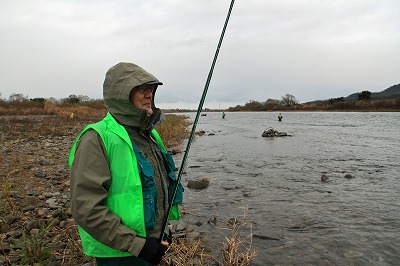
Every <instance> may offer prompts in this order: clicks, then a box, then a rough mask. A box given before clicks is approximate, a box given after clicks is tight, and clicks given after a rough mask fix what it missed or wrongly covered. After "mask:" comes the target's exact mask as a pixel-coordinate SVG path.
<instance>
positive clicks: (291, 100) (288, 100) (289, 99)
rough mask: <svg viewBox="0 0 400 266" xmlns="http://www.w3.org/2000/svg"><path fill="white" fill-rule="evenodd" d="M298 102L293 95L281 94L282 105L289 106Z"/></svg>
mask: <svg viewBox="0 0 400 266" xmlns="http://www.w3.org/2000/svg"><path fill="white" fill-rule="evenodd" d="M298 103H299V102H298V101H297V100H296V97H294V96H293V95H292V94H289V93H287V94H286V95H285V96H282V105H283V106H287V107H291V106H295V105H296V104H298Z"/></svg>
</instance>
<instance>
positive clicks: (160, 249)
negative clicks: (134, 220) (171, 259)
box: [138, 237, 168, 265]
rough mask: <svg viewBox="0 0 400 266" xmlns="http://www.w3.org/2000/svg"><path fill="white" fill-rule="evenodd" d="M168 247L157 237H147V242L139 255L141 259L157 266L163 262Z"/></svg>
mask: <svg viewBox="0 0 400 266" xmlns="http://www.w3.org/2000/svg"><path fill="white" fill-rule="evenodd" d="M167 249H168V247H166V246H164V245H163V244H161V243H160V242H159V241H158V239H157V238H155V237H147V238H146V242H145V243H144V246H143V248H142V251H140V253H139V256H138V257H139V258H142V259H144V260H145V261H147V262H150V263H151V264H153V265H157V264H159V263H160V262H161V260H162V257H163V256H164V254H165V252H166V251H167Z"/></svg>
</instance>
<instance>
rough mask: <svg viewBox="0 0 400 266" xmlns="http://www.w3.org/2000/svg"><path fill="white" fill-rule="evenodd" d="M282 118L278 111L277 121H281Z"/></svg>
mask: <svg viewBox="0 0 400 266" xmlns="http://www.w3.org/2000/svg"><path fill="white" fill-rule="evenodd" d="M282 118H283V116H282V114H281V113H279V115H278V121H279V122H282Z"/></svg>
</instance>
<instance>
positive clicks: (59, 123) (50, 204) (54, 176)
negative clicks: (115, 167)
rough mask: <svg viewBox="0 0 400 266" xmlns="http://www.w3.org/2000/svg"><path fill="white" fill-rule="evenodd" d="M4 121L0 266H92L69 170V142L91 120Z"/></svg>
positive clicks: (1, 131)
mask: <svg viewBox="0 0 400 266" xmlns="http://www.w3.org/2000/svg"><path fill="white" fill-rule="evenodd" d="M0 122H1V124H2V126H1V128H0V136H1V137H0V143H1V148H0V161H1V163H0V179H1V184H0V185H1V189H0V200H1V205H0V206H1V207H0V214H1V215H0V217H1V219H0V264H1V265H23V264H25V265H26V264H33V263H35V262H46V265H62V264H64V265H77V264H80V265H82V264H84V263H85V262H89V261H90V258H86V257H84V256H83V254H82V252H81V250H80V246H79V243H78V242H77V239H78V238H77V232H76V225H75V224H74V222H73V220H72V217H71V210H70V206H69V169H68V167H67V158H68V152H69V148H70V146H71V143H72V141H73V140H74V139H75V137H76V135H77V133H78V132H79V131H80V130H81V129H82V127H83V125H84V124H85V123H86V122H88V121H77V120H75V121H72V120H68V119H63V118H60V117H55V116H46V117H34V118H32V117H25V118H24V117H19V118H18V119H15V118H10V117H8V118H5V117H2V118H1V120H0ZM49 258H50V259H49Z"/></svg>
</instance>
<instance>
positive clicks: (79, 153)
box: [70, 130, 145, 256]
mask: <svg viewBox="0 0 400 266" xmlns="http://www.w3.org/2000/svg"><path fill="white" fill-rule="evenodd" d="M110 184H111V176H110V171H109V164H108V158H107V154H106V152H105V148H104V145H103V142H102V140H101V138H100V136H99V135H98V134H97V132H95V131H94V130H89V131H88V132H86V133H85V134H84V135H83V136H82V137H81V139H80V141H79V143H78V146H77V149H76V152H75V158H74V161H73V163H72V167H71V188H70V189H71V192H70V194H71V195H70V196H71V210H72V216H73V218H74V220H75V221H76V223H77V224H78V225H79V226H80V227H82V228H83V229H84V230H85V231H86V232H87V233H89V234H90V235H91V236H92V237H94V238H95V239H96V240H97V241H99V242H101V243H103V244H104V245H107V246H109V247H111V248H113V249H117V250H120V251H124V252H129V253H131V254H132V255H134V256H138V254H139V253H140V251H141V250H142V248H143V246H144V243H145V239H144V238H141V237H136V232H135V231H133V230H132V229H130V228H129V227H127V226H125V225H124V224H122V223H121V219H120V217H119V216H118V215H116V214H115V213H113V212H112V211H111V210H110V209H109V208H108V207H107V206H106V205H105V201H106V198H107V195H108V189H109V187H110Z"/></svg>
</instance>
